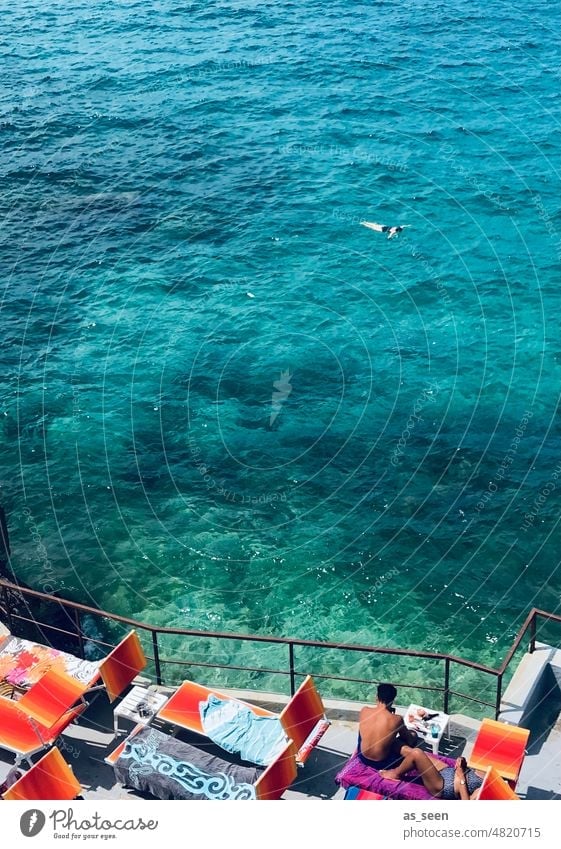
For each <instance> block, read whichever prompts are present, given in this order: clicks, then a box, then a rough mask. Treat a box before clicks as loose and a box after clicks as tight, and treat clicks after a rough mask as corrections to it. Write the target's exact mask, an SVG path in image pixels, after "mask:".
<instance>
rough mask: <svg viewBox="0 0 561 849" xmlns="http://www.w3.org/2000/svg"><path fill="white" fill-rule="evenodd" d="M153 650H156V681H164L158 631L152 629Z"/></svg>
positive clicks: (158, 682) (159, 682)
mask: <svg viewBox="0 0 561 849" xmlns="http://www.w3.org/2000/svg"><path fill="white" fill-rule="evenodd" d="M152 651H153V652H154V666H155V667H156V683H157V684H161V683H162V670H161V667H160V649H159V648H158V632H157V631H152Z"/></svg>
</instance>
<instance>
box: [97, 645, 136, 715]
mask: <svg viewBox="0 0 561 849" xmlns="http://www.w3.org/2000/svg"><path fill="white" fill-rule="evenodd" d="M146 664H147V660H146V655H145V654H144V651H143V649H142V646H141V644H140V640H139V638H138V634H137V633H136V631H131V632H130V633H129V634H127V636H126V637H125V638H124V639H123V640H121V642H120V643H119V645H118V646H115V648H114V649H113V651H111V652H110V653H109V654H108V655H107V657H105V658H104V659H103V660H102V661H101V663H100V665H99V674H100V675H101V678H102V680H103V683H104V685H105V689H106V690H107V696H108V698H109V701H110V702H113V701H115V699H116V698H117V697H118V696H120V695H121V693H122V692H123V690H125V689H126V688H127V687H128V686H129V684H131V683H132V681H134V679H135V678H136V676H137V675H138V674H139V673H140V672H142V670H143V669H144V667H145V666H146Z"/></svg>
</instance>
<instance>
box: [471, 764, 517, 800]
mask: <svg viewBox="0 0 561 849" xmlns="http://www.w3.org/2000/svg"><path fill="white" fill-rule="evenodd" d="M516 799H518V800H519V799H520V796H517V795H516V793H515V792H514V790H512V788H511V787H510V785H509V784H508V783H507V782H506V781H505V780H504V778H502V777H501V776H500V775H499V773H498V772H497V770H496V769H495V767H494V766H490V767H488V768H487V772H486V774H485V778H484V779H483V784H482V785H481V787H480V788H479V793H478V795H477V797H476V801H478V802H482V801H488V800H494V801H499V800H500V801H514V800H516Z"/></svg>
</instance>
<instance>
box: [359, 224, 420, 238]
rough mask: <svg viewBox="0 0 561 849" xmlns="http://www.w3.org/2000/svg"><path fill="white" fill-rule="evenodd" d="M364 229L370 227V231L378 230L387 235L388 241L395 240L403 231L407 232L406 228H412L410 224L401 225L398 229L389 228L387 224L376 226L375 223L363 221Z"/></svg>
mask: <svg viewBox="0 0 561 849" xmlns="http://www.w3.org/2000/svg"><path fill="white" fill-rule="evenodd" d="M360 223H361V224H362V226H363V227H368V228H369V229H370V230H376V232H377V233H387V234H388V239H393V238H394V236H397V235H398V234H399V233H401V232H402V230H405V228H406V227H410V226H411V225H410V224H400V225H397V226H396V227H388V226H387V225H386V224H376V223H375V222H373V221H361V222H360Z"/></svg>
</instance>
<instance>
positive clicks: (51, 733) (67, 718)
mask: <svg viewBox="0 0 561 849" xmlns="http://www.w3.org/2000/svg"><path fill="white" fill-rule="evenodd" d="M85 707H86V705H85V704H80V705H78V707H75V708H72V709H71V710H67V711H66V712H65V713H64V714H63V715H62V716H61V717H60V718H59V719H58V720H57V721H56V722H55V723H54V724H52V725H51V726H50V727H46V726H44V725H41V724H40V723H38V722H37V721H35V720H34V719H33V718H32V717H31V716H30V715H28V714H27V713H26V712H25V711H23V710H21V708H20V707H19V703H18V702H15V701H12V699H6V698H4V697H0V748H2V749H7V751H9V752H13V753H14V754H15V755H16V764H18V763H19V762H20V761H21V760H22V758H23V759H25V760H27V761H29V759H30V757H31V756H32V755H34V754H35V753H36V752H40V751H41V749H45V748H47V747H48V746H50V745H51V744H52V743H54V742H55V740H56V739H57V737H58V736H59V735H60V734H62V732H63V731H64V730H65V728H67V727H68V726H69V725H70V723H71V722H73V721H74V720H75V719H76V718H77V717H78V716H79V715H80V714H81V713H82V711H83V710H84V709H85Z"/></svg>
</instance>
